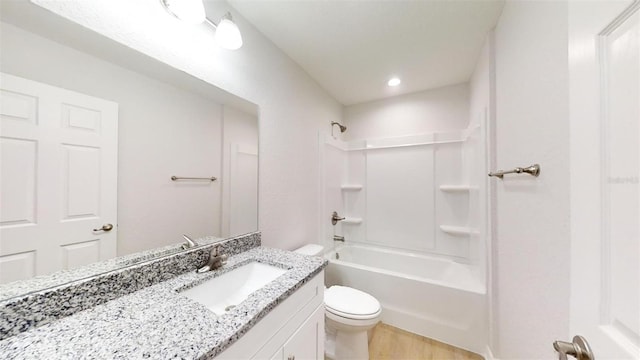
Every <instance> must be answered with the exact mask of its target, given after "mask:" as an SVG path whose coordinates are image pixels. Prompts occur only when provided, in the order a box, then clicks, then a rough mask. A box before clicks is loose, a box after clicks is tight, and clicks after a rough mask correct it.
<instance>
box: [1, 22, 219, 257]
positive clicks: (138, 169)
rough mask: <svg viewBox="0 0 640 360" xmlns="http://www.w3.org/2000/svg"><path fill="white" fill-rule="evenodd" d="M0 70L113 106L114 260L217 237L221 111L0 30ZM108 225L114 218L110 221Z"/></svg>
mask: <svg viewBox="0 0 640 360" xmlns="http://www.w3.org/2000/svg"><path fill="white" fill-rule="evenodd" d="M1 32H2V42H1V45H2V51H1V61H2V71H3V72H6V73H10V74H13V75H17V76H21V77H24V78H27V79H31V80H35V81H40V82H44V83H47V84H50V85H54V86H59V87H62V88H66V89H69V90H73V91H78V92H81V93H84V94H88V95H92V96H96V97H100V98H104V99H108V100H111V101H115V102H117V103H118V104H119V129H118V255H124V254H129V253H133V252H138V251H142V250H146V249H150V248H155V247H159V246H163V245H168V244H175V243H179V242H181V241H182V237H181V234H183V233H187V234H190V235H192V236H194V237H198V236H204V235H217V234H219V233H220V184H219V183H217V182H216V183H198V184H196V183H188V184H187V183H180V184H179V183H174V182H172V181H170V179H169V178H170V177H171V176H172V175H178V176H218V177H219V176H220V173H221V142H222V138H221V136H222V135H221V134H222V121H221V111H222V107H221V106H220V105H219V104H217V103H215V102H213V101H211V100H210V99H205V98H203V97H201V96H199V95H196V94H193V93H190V92H187V91H184V90H181V89H177V88H175V87H172V86H170V85H167V84H165V83H163V82H160V81H157V80H155V79H152V78H149V77H146V76H143V75H140V74H139V73H136V72H132V71H129V70H127V69H124V68H121V67H118V66H115V65H114V64H112V63H109V62H106V61H103V60H101V59H98V58H96V57H93V56H90V55H87V54H85V53H82V52H79V51H76V50H74V49H71V48H69V47H66V46H63V45H60V44H59V43H56V42H53V41H50V40H48V39H45V38H43V37H40V36H37V35H35V34H33V33H30V32H26V31H24V30H22V29H19V28H17V27H14V26H12V25H9V24H6V23H1ZM114 222H115V219H114Z"/></svg>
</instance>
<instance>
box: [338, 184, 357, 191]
mask: <svg viewBox="0 0 640 360" xmlns="http://www.w3.org/2000/svg"><path fill="white" fill-rule="evenodd" d="M340 189H342V191H360V190H362V185H358V184H345V185H342V186H340Z"/></svg>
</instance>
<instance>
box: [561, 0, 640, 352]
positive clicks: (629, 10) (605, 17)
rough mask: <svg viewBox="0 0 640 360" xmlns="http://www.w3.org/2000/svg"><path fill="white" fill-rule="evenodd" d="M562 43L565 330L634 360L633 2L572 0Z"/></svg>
mask: <svg viewBox="0 0 640 360" xmlns="http://www.w3.org/2000/svg"><path fill="white" fill-rule="evenodd" d="M569 44H570V47H569V49H570V53H569V60H570V64H569V65H570V67H569V69H570V101H571V176H572V179H571V189H572V193H571V203H572V205H571V223H572V229H571V232H572V241H571V248H572V254H571V256H572V258H571V274H572V275H571V284H570V286H571V333H572V334H579V335H582V336H584V337H585V338H586V339H587V341H588V342H589V343H590V344H591V347H592V349H593V352H594V355H595V358H596V359H598V360H604V359H640V190H639V187H640V184H639V182H640V181H639V178H640V0H636V1H632V0H628V1H597V2H586V1H575V2H571V1H570V2H569ZM565 340H567V339H565Z"/></svg>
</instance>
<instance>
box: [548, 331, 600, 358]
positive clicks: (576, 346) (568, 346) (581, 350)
mask: <svg viewBox="0 0 640 360" xmlns="http://www.w3.org/2000/svg"><path fill="white" fill-rule="evenodd" d="M553 348H554V349H556V351H557V352H558V355H559V358H560V360H567V355H570V356H573V357H575V358H576V359H578V360H595V356H594V355H593V351H591V347H590V346H589V343H588V342H587V339H585V338H583V337H582V336H580V335H576V336H574V337H573V342H566V341H554V342H553Z"/></svg>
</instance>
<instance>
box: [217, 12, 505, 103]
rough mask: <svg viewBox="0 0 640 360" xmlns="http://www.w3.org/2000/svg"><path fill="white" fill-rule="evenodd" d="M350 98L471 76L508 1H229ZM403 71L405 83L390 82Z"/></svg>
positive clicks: (339, 95)
mask: <svg viewBox="0 0 640 360" xmlns="http://www.w3.org/2000/svg"><path fill="white" fill-rule="evenodd" d="M228 2H229V3H230V4H231V6H233V7H234V8H235V9H236V10H237V12H239V13H240V14H241V15H242V16H243V17H244V18H246V19H247V20H248V21H249V22H251V23H252V24H253V25H254V26H255V27H256V28H257V29H258V30H259V31H260V32H262V33H263V34H264V35H265V36H266V37H267V38H269V39H270V40H271V41H272V42H273V43H274V44H276V46H278V47H279V48H280V49H282V51H284V52H285V53H286V54H287V55H288V56H289V57H291V58H292V59H293V60H294V61H296V62H297V63H298V64H300V66H302V68H303V69H304V70H305V71H306V72H307V73H309V74H310V75H311V77H313V78H314V79H315V80H316V81H317V82H318V83H319V84H320V85H321V86H322V87H323V88H324V89H325V90H327V91H328V92H329V93H330V94H331V95H332V96H333V97H334V98H336V99H337V100H338V101H340V102H341V103H342V104H344V105H352V104H357V103H362V102H367V101H372V100H377V99H381V98H386V97H391V96H396V95H400V94H406V93H412V92H416V91H420V90H427V89H433V88H437V87H441V86H446V85H451V84H458V83H463V82H466V81H468V80H469V78H470V76H471V74H472V73H473V70H474V67H475V63H476V60H477V59H478V56H479V54H480V51H481V49H482V44H483V42H484V40H485V37H486V34H487V33H488V31H490V30H491V29H492V28H493V27H494V26H495V24H496V22H497V20H498V17H499V16H500V13H501V11H502V7H503V5H504V1H503V0H422V1H419V0H418V1H407V0H404V1H403V0H384V1H383V0H380V1H372V0H331V1H327V0H297V1H292V0H287V1H282V0H228ZM392 76H397V77H399V78H400V79H401V80H402V83H401V84H400V85H399V86H398V87H393V88H392V87H389V86H387V84H386V83H387V81H388V80H389V79H390V78H391V77H392Z"/></svg>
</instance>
